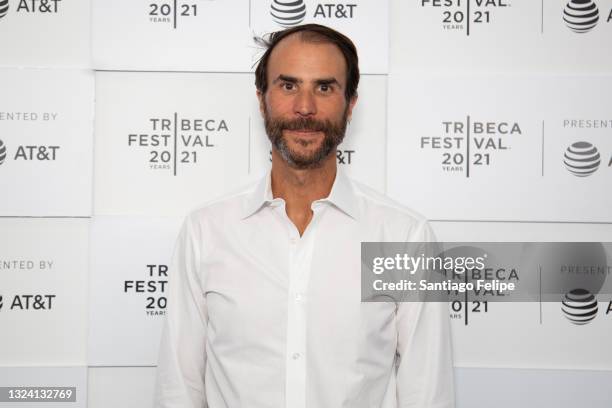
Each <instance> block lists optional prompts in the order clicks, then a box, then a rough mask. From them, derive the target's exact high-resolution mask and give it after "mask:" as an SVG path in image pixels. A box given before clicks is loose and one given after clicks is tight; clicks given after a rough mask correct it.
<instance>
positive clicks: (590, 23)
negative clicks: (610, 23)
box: [563, 0, 599, 33]
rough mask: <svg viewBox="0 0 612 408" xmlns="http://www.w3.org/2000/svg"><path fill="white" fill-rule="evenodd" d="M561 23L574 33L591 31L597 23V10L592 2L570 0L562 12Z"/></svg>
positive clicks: (589, 0) (588, 0) (590, 0)
mask: <svg viewBox="0 0 612 408" xmlns="http://www.w3.org/2000/svg"><path fill="white" fill-rule="evenodd" d="M563 21H565V24H566V25H567V26H568V27H569V29H570V30H572V31H573V32H575V33H586V32H589V31H591V30H592V29H593V28H594V27H595V26H596V25H597V22H598V21H599V9H598V8H597V5H596V4H595V2H593V1H592V0H571V1H570V2H569V3H567V5H566V6H565V9H564V10H563Z"/></svg>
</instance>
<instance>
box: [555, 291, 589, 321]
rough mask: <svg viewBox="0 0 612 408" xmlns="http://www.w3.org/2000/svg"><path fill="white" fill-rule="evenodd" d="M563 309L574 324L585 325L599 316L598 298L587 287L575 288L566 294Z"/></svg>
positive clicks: (562, 304)
mask: <svg viewBox="0 0 612 408" xmlns="http://www.w3.org/2000/svg"><path fill="white" fill-rule="evenodd" d="M561 310H562V311H563V314H564V315H565V317H566V318H567V319H568V320H569V321H570V322H572V323H573V324H576V325H584V324H587V323H590V322H591V321H592V320H593V319H595V317H597V310H598V307H597V300H596V299H595V296H593V294H592V293H591V292H589V291H588V290H586V289H574V290H571V291H570V292H568V293H566V294H565V297H564V298H563V302H562V303H561Z"/></svg>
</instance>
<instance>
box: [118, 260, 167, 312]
mask: <svg viewBox="0 0 612 408" xmlns="http://www.w3.org/2000/svg"><path fill="white" fill-rule="evenodd" d="M146 267H147V279H146V280H126V281H124V282H123V292H124V293H138V294H142V293H144V294H146V295H147V298H146V302H145V312H146V314H147V316H164V315H165V314H166V304H167V300H166V295H165V292H166V285H167V284H168V265H157V264H152V265H147V266H146Z"/></svg>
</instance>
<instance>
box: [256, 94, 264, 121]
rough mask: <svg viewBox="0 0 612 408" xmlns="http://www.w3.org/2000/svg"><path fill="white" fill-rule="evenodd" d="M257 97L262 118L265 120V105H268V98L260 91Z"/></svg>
mask: <svg viewBox="0 0 612 408" xmlns="http://www.w3.org/2000/svg"><path fill="white" fill-rule="evenodd" d="M256 95H257V100H259V113H260V114H261V117H262V118H263V117H264V116H265V115H264V104H265V103H266V97H265V95H264V94H263V93H261V91H260V90H259V89H258V90H257V92H256Z"/></svg>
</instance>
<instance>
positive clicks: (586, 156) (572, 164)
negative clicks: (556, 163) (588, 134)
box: [563, 142, 601, 177]
mask: <svg viewBox="0 0 612 408" xmlns="http://www.w3.org/2000/svg"><path fill="white" fill-rule="evenodd" d="M563 163H564V164H565V168H567V170H569V172H570V173H572V174H573V175H574V176H577V177H586V176H590V175H591V174H593V173H595V172H596V171H597V169H598V168H599V164H600V163H601V156H600V154H599V151H598V150H597V148H596V147H595V146H593V145H592V144H591V143H589V142H576V143H573V144H572V145H571V146H570V147H568V148H567V149H566V150H565V154H564V155H563Z"/></svg>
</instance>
